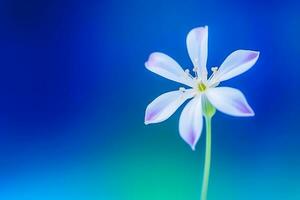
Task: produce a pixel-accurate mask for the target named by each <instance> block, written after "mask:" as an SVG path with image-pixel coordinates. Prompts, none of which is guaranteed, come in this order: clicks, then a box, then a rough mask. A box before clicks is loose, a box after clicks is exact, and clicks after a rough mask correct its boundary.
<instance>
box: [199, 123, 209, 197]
mask: <svg viewBox="0 0 300 200" xmlns="http://www.w3.org/2000/svg"><path fill="white" fill-rule="evenodd" d="M205 123H206V147H205V162H204V172H203V182H202V192H201V200H206V199H207V188H208V180H209V171H210V161H211V117H205Z"/></svg>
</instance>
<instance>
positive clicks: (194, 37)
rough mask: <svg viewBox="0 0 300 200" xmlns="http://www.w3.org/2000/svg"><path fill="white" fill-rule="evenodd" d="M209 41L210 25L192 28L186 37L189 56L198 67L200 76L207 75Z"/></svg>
mask: <svg viewBox="0 0 300 200" xmlns="http://www.w3.org/2000/svg"><path fill="white" fill-rule="evenodd" d="M207 42H208V27H207V26H205V27H198V28H194V29H192V30H191V31H190V32H189V33H188V35H187V38H186V45H187V49H188V53H189V56H190V58H191V60H192V62H193V65H194V67H197V73H198V75H199V77H201V78H205V79H206V77H202V76H207V70H206V61H207Z"/></svg>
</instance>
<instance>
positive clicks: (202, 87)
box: [198, 82, 206, 92]
mask: <svg viewBox="0 0 300 200" xmlns="http://www.w3.org/2000/svg"><path fill="white" fill-rule="evenodd" d="M198 90H199V91H200V92H204V91H205V90H206V85H205V84H204V83H202V82H200V83H198Z"/></svg>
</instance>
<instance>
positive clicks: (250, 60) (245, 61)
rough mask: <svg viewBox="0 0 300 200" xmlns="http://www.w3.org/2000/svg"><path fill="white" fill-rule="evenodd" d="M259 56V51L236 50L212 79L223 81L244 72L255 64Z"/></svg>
mask: <svg viewBox="0 0 300 200" xmlns="http://www.w3.org/2000/svg"><path fill="white" fill-rule="evenodd" d="M258 57H259V52H258V51H250V50H237V51H234V52H233V53H231V54H230V55H229V56H228V57H227V58H226V59H225V60H224V62H223V63H222V65H221V66H220V68H219V70H218V71H217V73H216V74H215V75H214V77H213V79H212V81H213V82H221V81H225V80H228V79H230V78H232V77H235V76H237V75H239V74H242V73H244V72H245V71H247V70H248V69H250V68H251V67H252V66H253V65H254V64H255V62H256V61H257V59H258Z"/></svg>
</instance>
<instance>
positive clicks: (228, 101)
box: [205, 87, 254, 117]
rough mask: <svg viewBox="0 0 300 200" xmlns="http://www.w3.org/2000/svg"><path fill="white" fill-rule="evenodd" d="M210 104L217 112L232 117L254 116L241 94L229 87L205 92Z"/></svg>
mask: <svg viewBox="0 0 300 200" xmlns="http://www.w3.org/2000/svg"><path fill="white" fill-rule="evenodd" d="M205 94H206V96H207V98H208V100H209V101H210V103H211V104H212V105H213V106H215V107H216V108H217V109H218V110H219V111H221V112H223V113H226V114H228V115H232V116H239V117H248V116H254V112H253V110H252V108H251V107H250V106H249V104H248V103H247V100H246V98H245V96H244V95H243V93H242V92H241V91H239V90H237V89H234V88H230V87H218V88H211V89H208V90H207V91H206V93H205Z"/></svg>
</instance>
